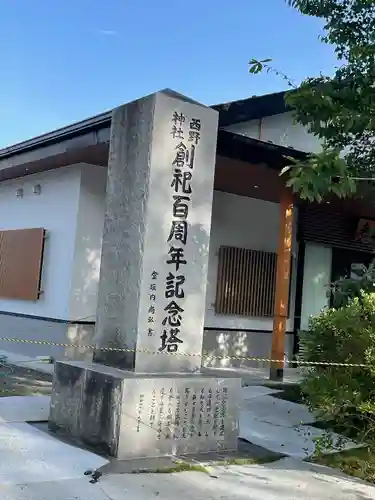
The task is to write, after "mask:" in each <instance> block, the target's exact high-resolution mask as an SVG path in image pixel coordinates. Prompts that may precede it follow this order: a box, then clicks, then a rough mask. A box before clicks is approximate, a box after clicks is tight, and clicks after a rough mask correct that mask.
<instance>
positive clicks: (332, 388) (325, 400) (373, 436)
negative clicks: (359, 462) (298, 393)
mask: <svg viewBox="0 0 375 500" xmlns="http://www.w3.org/2000/svg"><path fill="white" fill-rule="evenodd" d="M301 345H302V353H303V354H302V357H303V360H304V361H313V362H319V361H333V362H336V363H353V364H364V365H367V366H366V367H340V366H314V367H312V368H308V369H307V370H306V373H305V375H304V380H303V382H302V391H303V393H304V394H305V398H306V403H307V404H308V406H309V407H310V409H311V410H312V411H315V412H317V413H318V416H319V417H320V419H323V420H326V421H330V422H333V423H334V425H335V428H336V429H337V430H339V431H341V432H343V433H344V434H346V435H347V436H350V437H356V438H360V439H364V438H365V439H366V440H371V441H373V442H374V443H375V293H366V292H364V291H362V292H359V293H358V296H356V297H354V298H350V297H349V298H348V299H347V300H346V305H344V306H342V307H339V308H337V309H327V310H325V311H323V312H322V313H321V314H320V315H319V316H318V317H316V318H312V319H311V320H310V322H309V327H308V330H307V331H306V332H302V335H301Z"/></svg>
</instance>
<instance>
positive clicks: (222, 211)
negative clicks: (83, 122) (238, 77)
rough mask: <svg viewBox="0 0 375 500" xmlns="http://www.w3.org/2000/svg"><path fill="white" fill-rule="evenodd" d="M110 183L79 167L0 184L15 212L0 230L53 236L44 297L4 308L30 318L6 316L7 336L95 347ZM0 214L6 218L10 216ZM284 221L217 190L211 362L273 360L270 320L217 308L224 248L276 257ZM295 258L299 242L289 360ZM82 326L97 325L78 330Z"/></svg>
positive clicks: (266, 207)
mask: <svg viewBox="0 0 375 500" xmlns="http://www.w3.org/2000/svg"><path fill="white" fill-rule="evenodd" d="M105 182H106V169H104V168H101V167H95V166H91V165H78V166H72V167H67V168H64V169H59V170H55V171H51V172H47V173H45V174H38V175H35V176H30V177H27V178H25V179H22V180H21V179H20V180H15V181H12V182H4V183H2V184H0V205H1V203H4V206H5V205H6V209H7V213H8V214H9V213H12V212H9V207H10V209H11V211H14V213H15V216H14V217H13V216H12V217H9V216H8V217H5V216H2V219H1V218H0V221H1V225H0V227H1V226H2V227H3V228H9V229H11V228H16V227H33V226H43V227H45V228H46V230H47V233H49V237H48V240H47V246H46V255H45V259H44V264H43V289H44V290H45V293H44V295H43V296H42V298H41V299H40V300H39V301H38V302H36V303H28V302H23V301H4V300H2V301H0V311H3V312H12V313H16V314H18V315H27V317H24V316H18V317H16V316H3V318H2V325H3V331H4V333H6V335H8V336H11V337H19V338H25V339H40V340H51V341H55V342H69V343H81V344H82V343H83V344H90V343H91V342H92V334H93V330H94V325H93V322H94V319H95V314H96V305H97V287H98V279H99V267H100V254H101V238H102V231H103V221H104V210H105V203H104V202H105ZM35 183H39V184H41V186H42V193H41V195H40V196H35V195H33V194H30V193H32V186H33V185H34V184H35ZM21 185H22V186H23V187H24V189H25V197H24V198H23V199H17V198H16V196H15V190H16V189H17V188H18V187H20V186H21ZM0 208H1V207H0ZM1 213H5V210H3V211H1ZM279 216H280V215H279V205H278V204H275V203H270V202H265V201H261V200H256V199H250V198H246V197H241V196H236V195H232V194H228V193H221V192H217V191H215V193H214V202H213V213H212V229H211V240H210V258H209V268H208V286H207V302H206V318H205V328H206V331H205V336H204V350H205V351H207V352H208V353H209V354H210V355H211V356H212V355H228V354H230V355H240V356H252V355H256V356H268V355H269V353H270V347H271V332H272V319H271V318H249V317H237V316H236V317H235V316H224V315H216V314H215V310H214V305H213V304H214V302H215V295H216V280H217V265H218V256H217V252H218V250H219V247H220V246H221V245H231V246H238V247H243V248H251V249H255V250H264V251H271V252H276V251H277V245H278V236H279ZM0 217H1V216H0ZM295 225H296V222H295ZM294 233H295V231H294ZM296 251H297V245H296V241H295V240H294V241H293V255H294V265H293V275H292V276H293V280H292V292H291V307H290V317H291V319H289V320H288V323H287V330H288V332H289V334H288V335H287V346H286V354H287V355H289V354H291V352H292V346H293V335H292V333H291V332H292V331H293V319H292V318H293V314H294V296H295V284H296V264H297V260H296V258H297V255H296ZM32 317H35V319H33V318H32ZM42 318H47V320H43V319H42ZM56 320H58V321H56ZM81 321H83V322H91V321H92V323H91V324H84V325H77V323H80V322H81ZM0 349H5V350H11V351H13V352H19V353H20V354H24V355H42V354H43V355H44V354H46V353H48V352H51V353H52V355H54V356H57V357H64V356H66V355H69V356H71V357H76V356H77V355H79V356H82V355H84V354H85V353H79V352H78V351H74V355H72V353H73V351H72V349H67V350H66V349H63V348H60V349H59V348H57V349H55V348H49V347H45V346H32V345H28V344H12V346H10V345H9V344H8V345H4V342H0ZM204 364H206V365H207V364H209V365H211V366H212V365H221V366H223V364H224V365H231V366H236V364H238V362H233V363H232V362H231V363H228V361H227V360H226V361H225V362H222V361H221V360H216V361H215V360H213V359H210V358H205V363H204ZM240 364H241V363H240ZM244 364H247V363H244Z"/></svg>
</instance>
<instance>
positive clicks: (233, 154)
mask: <svg viewBox="0 0 375 500" xmlns="http://www.w3.org/2000/svg"><path fill="white" fill-rule="evenodd" d="M217 154H219V155H221V156H226V157H227V158H232V159H235V160H240V161H246V162H250V163H258V164H259V163H265V164H267V165H269V166H270V167H272V168H276V169H277V170H281V169H282V168H283V167H284V166H285V165H288V164H289V163H290V162H289V161H288V160H287V157H288V156H289V157H292V158H296V159H303V158H306V156H307V153H305V152H303V151H299V150H297V149H292V148H286V147H284V146H279V145H277V144H272V143H269V142H265V141H260V140H259V139H253V138H252V137H247V136H245V135H239V134H235V133H233V132H229V131H228V130H219V132H218V137H217Z"/></svg>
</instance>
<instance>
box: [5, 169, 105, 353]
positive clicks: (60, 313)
mask: <svg viewBox="0 0 375 500" xmlns="http://www.w3.org/2000/svg"><path fill="white" fill-rule="evenodd" d="M105 182H106V169H105V168H101V167H97V166H91V165H83V164H80V165H72V166H69V167H65V168H60V169H56V170H51V171H48V172H45V173H41V174H36V175H30V176H28V177H24V178H20V179H14V180H12V181H6V182H2V183H1V184H0V228H1V229H21V228H32V227H44V228H45V229H46V232H47V239H46V244H45V251H44V256H43V267H42V280H41V287H42V290H43V291H44V293H43V294H42V295H41V296H40V298H39V300H37V301H35V302H29V301H21V300H9V299H0V318H1V330H2V336H9V337H13V338H20V339H26V340H42V341H45V340H48V341H51V342H57V343H71V344H91V342H92V337H93V331H94V318H95V311H96V302H97V299H96V294H97V283H98V273H99V266H100V252H101V238H102V231H103V221H104V194H105ZM35 184H40V185H41V188H42V189H41V194H40V195H35V194H33V186H34V185H35ZM21 187H22V188H23V189H24V196H23V198H17V197H16V190H17V189H18V188H21ZM0 350H5V351H11V352H15V353H19V354H23V355H28V356H34V355H47V354H49V355H52V356H55V357H58V358H61V357H66V356H69V357H70V358H77V357H78V358H82V356H87V355H88V356H89V357H90V356H91V354H92V353H91V352H87V351H86V350H79V349H74V350H72V349H71V348H69V349H65V348H62V347H51V346H43V345H35V344H34V345H33V344H23V343H13V342H12V343H9V342H5V341H0Z"/></svg>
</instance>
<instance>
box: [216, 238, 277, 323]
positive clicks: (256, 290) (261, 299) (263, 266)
mask: <svg viewBox="0 0 375 500" xmlns="http://www.w3.org/2000/svg"><path fill="white" fill-rule="evenodd" d="M276 259H277V255H276V253H272V252H261V251H259V250H250V249H246V248H235V247H226V246H223V247H220V249H219V265H218V279H217V290H216V303H215V310H216V313H217V314H232V315H236V316H252V317H271V316H273V310H274V296H275V277H276Z"/></svg>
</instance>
